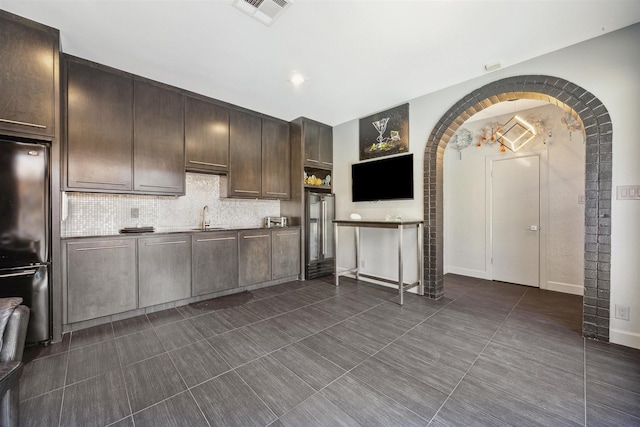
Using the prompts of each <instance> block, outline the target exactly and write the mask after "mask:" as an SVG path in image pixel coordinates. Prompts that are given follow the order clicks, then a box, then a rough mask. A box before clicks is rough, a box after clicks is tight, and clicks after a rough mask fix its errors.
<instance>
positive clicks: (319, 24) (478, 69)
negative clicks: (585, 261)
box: [0, 0, 640, 125]
mask: <svg viewBox="0 0 640 427" xmlns="http://www.w3.org/2000/svg"><path fill="white" fill-rule="evenodd" d="M292 1H293V4H292V6H291V7H290V8H288V9H287V10H286V11H285V13H284V14H283V15H282V16H280V17H279V18H278V19H277V20H276V21H275V22H274V23H273V25H272V26H270V27H267V26H264V25H263V24H261V23H260V22H258V21H257V20H255V19H252V18H250V17H249V16H247V15H245V14H243V13H242V12H240V11H239V10H237V9H236V8H234V7H233V6H232V5H231V3H232V0H191V1H185V0H165V1H153V0H128V1H115V0H75V1H69V0H0V9H4V10H6V11H9V12H13V13H16V14H18V15H21V16H24V17H27V18H30V19H33V20H35V21H38V22H41V23H44V24H47V25H49V26H52V27H55V28H58V29H60V31H61V39H62V49H63V51H64V52H66V53H69V54H72V55H76V56H79V57H82V58H86V59H89V60H92V61H96V62H99V63H102V64H106V65H110V66H112V67H115V68H119V69H122V70H125V71H129V72H131V73H135V74H139V75H142V76H145V77H148V78H151V79H154V80H158V81H162V82H165V83H169V84H172V85H175V86H178V87H181V88H184V89H188V90H191V91H194V92H198V93H201V94H204V95H207V96H210V97H213V98H217V99H220V100H223V101H226V102H230V103H232V104H236V105H240V106H243V107H246V108H249V109H252V110H256V111H260V112H263V113H266V114H269V115H272V116H275V117H279V118H281V119H285V120H292V119H294V118H296V117H299V116H306V117H309V118H312V119H315V120H319V121H321V122H325V123H328V124H331V125H336V124H340V123H343V122H345V121H348V120H352V119H356V118H359V117H363V116H366V115H368V114H371V113H375V112H376V111H379V110H383V109H386V108H388V107H391V106H394V105H397V104H400V103H403V102H406V101H407V100H410V99H413V98H415V97H418V96H421V95H425V94H428V93H431V92H434V91H437V90H439V89H442V88H444V87H447V86H450V85H454V84H456V83H459V82H462V81H465V80H469V79H472V78H474V77H477V76H479V75H482V74H484V73H487V71H485V69H484V65H485V64H487V63H489V62H492V61H496V60H499V61H501V63H502V67H503V68H504V67H507V66H510V65H513V64H516V63H519V62H522V61H525V60H527V59H530V58H533V57H536V56H539V55H542V54H544V53H547V52H551V51H554V50H557V49H560V48H563V47H566V46H569V45H572V44H575V43H578V42H580V41H583V40H586V39H589V38H593V37H596V36H599V35H602V34H604V33H606V32H610V31H613V30H616V29H619V28H622V27H626V26H628V25H631V24H634V23H636V22H640V0H592V1H587V0H553V1H551V0H537V1H531V0H500V1H489V0H475V1H473V0H469V1H461V0H460V1H459V0H449V1H447V0H440V1H403V0H395V1H393V0H392V1H366V0H340V1H329V0H326V1H322V0H292ZM585 66H588V64H585ZM294 72H300V73H302V74H303V75H304V76H305V77H306V78H307V79H308V80H307V81H306V82H305V83H304V84H302V85H301V86H299V87H294V86H293V85H292V84H291V83H290V82H289V81H288V79H289V77H290V76H291V75H292V74H293V73H294Z"/></svg>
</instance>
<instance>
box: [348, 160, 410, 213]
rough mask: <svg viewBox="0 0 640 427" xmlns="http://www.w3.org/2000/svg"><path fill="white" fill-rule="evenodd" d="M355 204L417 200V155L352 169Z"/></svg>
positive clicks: (354, 166) (374, 161) (371, 163)
mask: <svg viewBox="0 0 640 427" xmlns="http://www.w3.org/2000/svg"><path fill="white" fill-rule="evenodd" d="M351 196H352V198H351V199H352V201H354V202H372V201H378V200H402V199H413V154H406V155H402V156H393V157H386V158H384V159H380V160H373V161H369V162H362V163H354V164H353V165H351Z"/></svg>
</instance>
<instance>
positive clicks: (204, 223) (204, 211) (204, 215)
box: [202, 205, 210, 230]
mask: <svg viewBox="0 0 640 427" xmlns="http://www.w3.org/2000/svg"><path fill="white" fill-rule="evenodd" d="M208 212H209V206H207V205H205V206H204V208H202V229H203V230H204V229H205V228H208V227H209V225H210V222H209V221H208V220H207V213H208Z"/></svg>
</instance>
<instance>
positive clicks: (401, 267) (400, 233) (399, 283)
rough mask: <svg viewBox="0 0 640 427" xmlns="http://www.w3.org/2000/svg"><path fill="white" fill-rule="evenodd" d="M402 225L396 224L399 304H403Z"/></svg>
mask: <svg viewBox="0 0 640 427" xmlns="http://www.w3.org/2000/svg"><path fill="white" fill-rule="evenodd" d="M402 270H404V269H403V263H402V225H399V226H398V286H399V288H400V305H403V304H404V277H402Z"/></svg>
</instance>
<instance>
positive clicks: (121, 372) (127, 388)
mask: <svg viewBox="0 0 640 427" xmlns="http://www.w3.org/2000/svg"><path fill="white" fill-rule="evenodd" d="M111 326H112V328H113V324H112V325H111ZM114 335H115V334H114ZM113 345H114V346H115V348H116V355H117V356H118V365H120V375H121V376H122V384H123V385H124V392H125V394H126V395H127V405H128V406H129V415H127V416H126V417H124V418H122V419H121V420H124V419H127V417H131V423H132V424H133V427H135V425H136V422H135V420H134V419H133V410H132V409H131V398H130V396H129V395H130V393H129V387H127V379H126V377H125V375H124V365H123V364H122V357H121V356H120V350H119V349H118V346H117V345H116V343H115V338H114V343H113ZM121 420H116V421H114V422H113V423H111V424H114V423H117V422H119V421H121Z"/></svg>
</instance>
